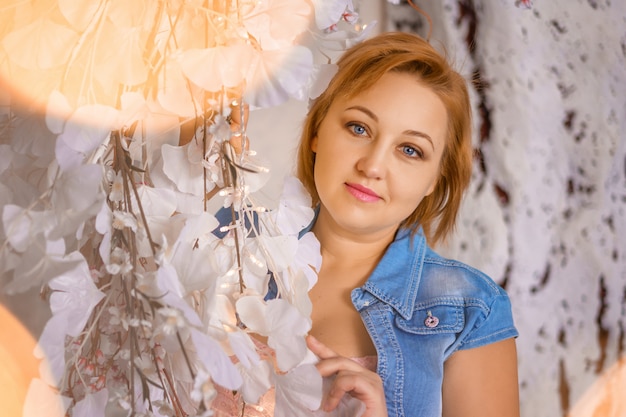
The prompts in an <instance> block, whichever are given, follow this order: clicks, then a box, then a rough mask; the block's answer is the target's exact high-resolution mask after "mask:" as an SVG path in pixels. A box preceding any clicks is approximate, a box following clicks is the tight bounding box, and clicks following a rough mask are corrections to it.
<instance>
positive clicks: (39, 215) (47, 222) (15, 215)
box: [2, 204, 53, 252]
mask: <svg viewBox="0 0 626 417" xmlns="http://www.w3.org/2000/svg"><path fill="white" fill-rule="evenodd" d="M52 224H53V217H52V212H50V211H43V212H41V211H33V210H28V209H24V208H22V207H20V206H16V205H14V204H7V205H5V206H4V207H3V210H2V227H3V228H4V233H5V234H6V237H7V240H8V242H9V243H10V244H11V246H12V247H13V249H15V250H16V251H18V252H24V251H25V250H26V249H28V246H30V245H31V242H32V241H33V239H35V237H36V236H38V237H41V235H42V234H43V233H47V232H48V231H49V230H50V229H51V228H52Z"/></svg>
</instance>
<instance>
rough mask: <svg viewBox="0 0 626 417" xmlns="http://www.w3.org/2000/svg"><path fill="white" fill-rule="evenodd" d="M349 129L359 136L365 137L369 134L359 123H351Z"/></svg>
mask: <svg viewBox="0 0 626 417" xmlns="http://www.w3.org/2000/svg"><path fill="white" fill-rule="evenodd" d="M348 128H349V129H350V130H351V131H352V133H354V134H355V135H357V136H364V135H366V134H367V129H365V126H362V125H360V124H358V123H350V124H348Z"/></svg>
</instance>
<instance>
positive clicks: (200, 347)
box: [191, 329, 243, 390]
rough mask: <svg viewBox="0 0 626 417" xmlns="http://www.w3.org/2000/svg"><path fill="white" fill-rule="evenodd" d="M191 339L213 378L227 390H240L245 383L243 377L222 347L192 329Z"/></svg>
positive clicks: (205, 335)
mask: <svg viewBox="0 0 626 417" xmlns="http://www.w3.org/2000/svg"><path fill="white" fill-rule="evenodd" d="M191 338H192V340H193V343H194V345H195V347H196V353H197V355H198V358H199V359H200V361H201V362H202V363H203V364H204V366H205V367H206V370H207V371H208V372H209V373H210V374H211V378H212V379H213V380H214V381H215V382H216V383H218V384H219V385H221V386H223V387H224V388H226V389H230V390H236V389H239V387H241V384H242V383H243V380H242V379H241V375H240V374H239V371H238V370H237V367H236V366H235V365H234V364H233V363H232V361H231V360H230V358H229V357H228V356H227V355H226V354H225V353H224V351H223V350H222V348H221V347H220V345H219V344H218V343H217V342H216V341H215V340H213V339H212V338H211V337H209V336H208V335H207V334H205V333H202V332H200V331H198V330H196V329H191Z"/></svg>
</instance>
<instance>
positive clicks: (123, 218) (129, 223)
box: [112, 210, 137, 232]
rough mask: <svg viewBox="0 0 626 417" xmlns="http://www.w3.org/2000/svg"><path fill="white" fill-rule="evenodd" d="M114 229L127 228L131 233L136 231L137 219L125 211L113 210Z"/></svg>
mask: <svg viewBox="0 0 626 417" xmlns="http://www.w3.org/2000/svg"><path fill="white" fill-rule="evenodd" d="M112 226H113V228H114V229H117V230H123V229H124V228H125V227H129V228H130V229H131V230H132V231H133V232H136V231H137V219H136V218H135V216H134V215H133V214H132V213H129V212H127V211H120V210H115V211H114V212H113V223H112Z"/></svg>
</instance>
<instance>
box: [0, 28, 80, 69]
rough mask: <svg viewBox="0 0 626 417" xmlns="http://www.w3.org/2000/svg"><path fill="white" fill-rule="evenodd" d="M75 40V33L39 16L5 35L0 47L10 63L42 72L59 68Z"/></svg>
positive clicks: (76, 36)
mask: <svg viewBox="0 0 626 417" xmlns="http://www.w3.org/2000/svg"><path fill="white" fill-rule="evenodd" d="M76 41H78V34H77V33H76V32H74V31H73V30H71V29H69V28H67V27H66V26H63V25H59V24H58V23H55V22H54V21H53V20H52V19H50V18H48V17H41V18H39V19H37V20H35V21H33V22H32V23H30V24H28V25H26V26H24V27H22V28H20V29H17V30H15V31H13V32H11V33H9V34H7V35H6V36H5V37H4V39H3V41H2V45H3V46H4V50H5V52H6V53H7V55H8V56H9V58H10V59H11V61H13V62H15V63H16V64H18V65H19V66H21V67H23V68H26V69H31V70H45V69H50V68H54V67H58V66H61V65H63V64H64V63H65V62H66V61H67V59H68V58H69V56H70V54H71V52H72V49H73V45H74V44H75V43H76Z"/></svg>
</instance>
